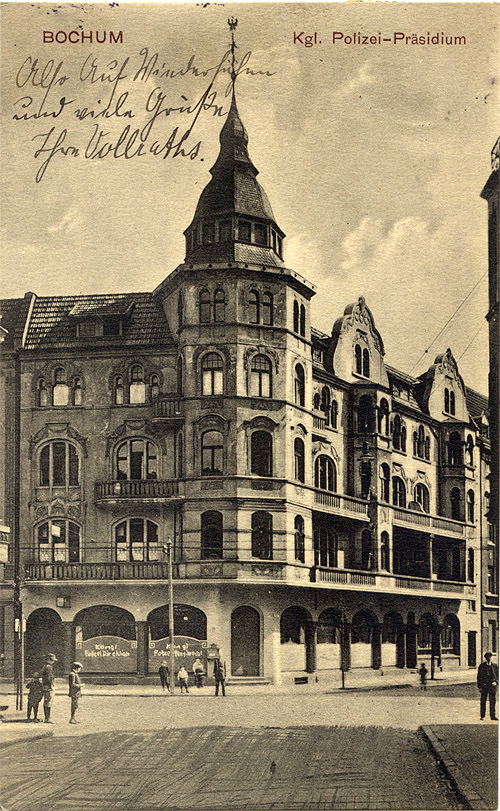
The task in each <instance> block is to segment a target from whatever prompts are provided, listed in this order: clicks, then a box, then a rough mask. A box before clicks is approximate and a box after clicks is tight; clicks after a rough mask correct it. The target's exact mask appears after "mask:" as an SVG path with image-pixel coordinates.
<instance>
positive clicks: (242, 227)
mask: <svg viewBox="0 0 500 811" xmlns="http://www.w3.org/2000/svg"><path fill="white" fill-rule="evenodd" d="M251 236H252V226H251V223H249V222H248V221H247V220H240V221H239V223H238V238H239V241H240V242H250V241H251Z"/></svg>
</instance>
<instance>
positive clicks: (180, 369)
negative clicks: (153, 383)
mask: <svg viewBox="0 0 500 811" xmlns="http://www.w3.org/2000/svg"><path fill="white" fill-rule="evenodd" d="M177 394H184V364H183V361H182V357H181V356H180V355H179V357H178V358H177Z"/></svg>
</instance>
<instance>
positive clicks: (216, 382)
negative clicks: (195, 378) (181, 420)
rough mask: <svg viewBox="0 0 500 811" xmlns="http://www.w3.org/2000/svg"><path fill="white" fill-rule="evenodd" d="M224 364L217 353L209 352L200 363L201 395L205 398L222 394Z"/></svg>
mask: <svg viewBox="0 0 500 811" xmlns="http://www.w3.org/2000/svg"><path fill="white" fill-rule="evenodd" d="M223 372H224V364H223V362H222V358H221V356H220V355H218V354H217V352H209V353H208V354H207V355H204V356H203V360H202V362H201V377H202V383H201V393H202V394H203V395H206V396H210V395H214V394H222V393H223V390H224V387H223V383H224V374H223Z"/></svg>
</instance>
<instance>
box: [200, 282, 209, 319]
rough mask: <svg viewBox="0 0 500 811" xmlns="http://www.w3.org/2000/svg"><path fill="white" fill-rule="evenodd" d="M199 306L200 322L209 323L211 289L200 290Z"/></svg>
mask: <svg viewBox="0 0 500 811" xmlns="http://www.w3.org/2000/svg"><path fill="white" fill-rule="evenodd" d="M198 307H199V310H200V324H209V323H210V321H211V312H210V310H211V307H210V290H206V289H205V290H200V297H199V299H198Z"/></svg>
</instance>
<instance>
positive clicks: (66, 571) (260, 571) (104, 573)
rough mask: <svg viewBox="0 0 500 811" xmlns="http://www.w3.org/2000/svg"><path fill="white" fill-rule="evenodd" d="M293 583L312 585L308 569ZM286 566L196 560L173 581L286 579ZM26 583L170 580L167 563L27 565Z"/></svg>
mask: <svg viewBox="0 0 500 811" xmlns="http://www.w3.org/2000/svg"><path fill="white" fill-rule="evenodd" d="M289 568H290V569H293V574H294V579H295V580H298V579H300V580H303V581H305V582H309V569H308V568H307V567H304V566H302V567H299V566H295V567H294V566H290V567H289ZM286 569H287V564H286V563H285V562H283V561H275V560H265V561H264V560H252V561H240V560H195V561H180V562H175V563H174V564H173V566H172V571H173V576H174V580H207V579H211V578H212V579H217V580H219V579H223V580H244V581H247V582H249V581H250V582H255V581H257V580H260V581H261V582H262V581H265V582H268V581H273V582H275V581H276V580H281V581H283V580H284V579H285V578H286ZM24 574H25V579H26V581H30V582H31V581H41V580H43V581H47V580H49V581H50V580H54V581H59V580H93V581H101V580H107V581H109V580H168V563H167V561H163V560H162V561H125V562H121V561H120V562H109V563H28V564H26V565H25V567H24Z"/></svg>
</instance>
